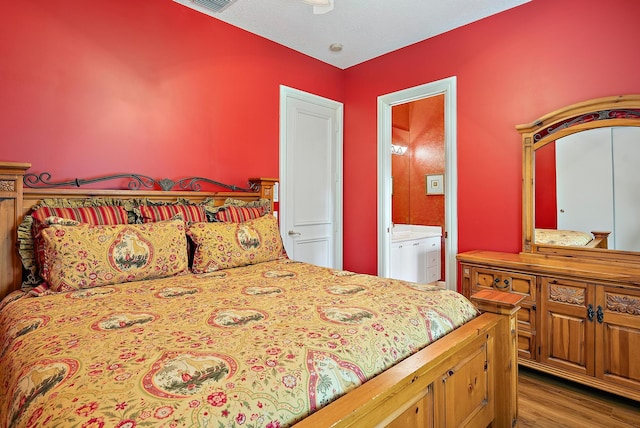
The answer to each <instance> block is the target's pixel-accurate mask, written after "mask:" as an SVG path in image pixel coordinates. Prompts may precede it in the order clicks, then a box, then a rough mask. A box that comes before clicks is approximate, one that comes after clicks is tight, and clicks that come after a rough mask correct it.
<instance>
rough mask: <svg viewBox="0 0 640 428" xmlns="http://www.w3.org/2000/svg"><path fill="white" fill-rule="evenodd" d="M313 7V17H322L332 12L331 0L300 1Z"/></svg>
mask: <svg viewBox="0 0 640 428" xmlns="http://www.w3.org/2000/svg"><path fill="white" fill-rule="evenodd" d="M302 1H303V2H305V3H306V4H310V5H311V6H313V13H314V15H322V14H324V13H327V12H331V11H332V10H333V0H302Z"/></svg>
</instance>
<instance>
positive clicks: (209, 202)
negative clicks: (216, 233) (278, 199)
mask: <svg viewBox="0 0 640 428" xmlns="http://www.w3.org/2000/svg"><path fill="white" fill-rule="evenodd" d="M201 205H202V207H203V208H204V209H205V211H206V212H207V218H208V219H209V221H221V220H219V219H218V213H219V212H221V211H224V210H226V209H227V208H229V207H242V208H259V209H262V210H263V213H268V212H271V200H269V199H260V200H257V201H249V202H247V201H242V200H239V199H233V198H227V199H226V200H225V201H224V204H222V205H216V201H215V199H213V198H208V199H205V200H204V201H202V203H201ZM263 215H264V214H263ZM247 220H249V219H247Z"/></svg>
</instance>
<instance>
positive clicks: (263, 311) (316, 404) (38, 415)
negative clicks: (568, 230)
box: [0, 260, 476, 428]
mask: <svg viewBox="0 0 640 428" xmlns="http://www.w3.org/2000/svg"><path fill="white" fill-rule="evenodd" d="M474 316H476V309H475V308H474V307H473V305H471V304H470V303H469V302H468V301H467V300H466V299H464V298H463V297H462V296H461V295H459V294H456V293H453V292H449V291H446V290H440V289H436V288H435V287H432V286H428V285H426V286H425V285H418V284H412V283H406V282H402V281H396V280H390V279H381V278H377V277H373V276H368V275H359V274H354V273H351V272H346V271H336V270H331V269H325V268H320V267H317V266H312V265H308V264H304V263H297V262H293V261H290V260H279V261H273V262H267V263H261V264H257V265H253V266H247V267H242V268H235V269H229V270H224V271H218V272H215V273H213V274H206V275H191V274H189V275H182V276H177V277H171V278H164V279H156V280H149V281H140V282H132V283H127V284H121V285H115V286H111V285H110V286H103V287H99V288H93V289H87V290H82V291H75V292H69V293H59V294H53V295H47V296H42V297H26V296H25V297H24V298H20V299H17V300H15V301H12V302H10V303H7V304H6V305H5V307H4V308H3V309H2V310H1V311H0V391H2V393H0V427H18V426H20V427H22V426H58V427H60V426H64V427H103V426H104V427H129V428H131V427H136V426H140V427H146V426H154V427H155V426H157V427H178V426H187V427H267V428H276V427H285V426H289V425H292V424H293V423H295V422H296V421H298V420H300V419H302V418H304V417H305V416H306V415H308V414H309V413H311V412H313V411H315V410H316V409H318V408H320V407H322V406H323V405H325V404H326V403H328V402H329V401H331V400H332V399H334V398H335V397H337V396H340V395H343V394H344V393H346V392H348V391H349V390H351V389H352V388H355V387H356V386H358V385H360V384H362V383H363V382H365V381H366V380H367V379H370V378H372V377H373V376H375V375H376V374H378V373H380V372H382V371H384V370H385V369H386V368H388V367H390V366H392V365H393V364H394V363H396V362H398V361H399V360H402V359H403V358H405V357H407V356H408V355H410V354H412V353H414V352H416V351H417V350H419V349H420V348H422V347H424V346H425V345H426V344H428V343H430V342H432V341H434V340H436V339H437V338H439V337H441V336H443V335H444V334H446V333H447V332H449V331H451V330H453V329H454V328H456V327H457V326H460V325H461V324H463V323H465V322H467V321H468V320H470V319H472V318H473V317H474Z"/></svg>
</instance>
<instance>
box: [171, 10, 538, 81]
mask: <svg viewBox="0 0 640 428" xmlns="http://www.w3.org/2000/svg"><path fill="white" fill-rule="evenodd" d="M174 1H177V2H178V3H182V4H185V5H188V6H189V7H192V8H193V9H196V10H199V11H201V12H204V13H207V12H206V9H204V8H202V7H200V6H198V5H196V4H194V3H192V0H174ZM529 1H530V0H335V7H334V10H332V11H331V12H328V13H326V14H323V15H314V14H313V7H312V6H310V5H308V4H306V3H304V2H303V1H302V0H237V1H236V2H235V3H232V4H231V5H230V6H229V7H228V8H227V9H225V10H223V11H222V12H219V13H207V14H208V15H211V16H213V17H215V18H216V19H220V20H221V21H224V22H227V23H229V24H231V25H234V26H236V27H239V28H242V29H244V30H247V31H249V32H251V33H254V34H257V35H259V36H262V37H265V38H267V39H269V40H272V41H274V42H276V43H279V44H282V45H284V46H287V47H289V48H291V49H294V50H296V51H299V52H302V53H304V54H306V55H309V56H311V57H313V58H316V59H319V60H320V61H323V62H326V63H328V64H332V65H334V66H336V67H338V68H341V69H345V68H348V67H351V66H353V65H356V64H359V63H361V62H364V61H367V60H369V59H371V58H375V57H377V56H380V55H384V54H386V53H388V52H391V51H394V50H397V49H400V48H402V47H405V46H408V45H410V44H413V43H416V42H419V41H421V40H425V39H428V38H430V37H433V36H436V35H438V34H442V33H444V32H447V31H449V30H452V29H454V28H457V27H461V26H463V25H466V24H469V23H471V22H473V21H477V20H479V19H482V18H485V17H487V16H490V15H493V14H496V13H499V12H502V11H504V10H507V9H511V8H513V7H516V6H519V5H521V4H524V3H527V2H529ZM332 43H340V44H342V45H343V49H342V51H341V52H332V51H330V50H329V45H331V44H332Z"/></svg>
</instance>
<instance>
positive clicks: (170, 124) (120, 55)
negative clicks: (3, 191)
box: [0, 0, 343, 185]
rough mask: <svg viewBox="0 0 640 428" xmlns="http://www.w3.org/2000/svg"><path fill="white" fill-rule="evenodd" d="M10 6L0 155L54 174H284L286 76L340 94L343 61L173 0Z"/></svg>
mask: <svg viewBox="0 0 640 428" xmlns="http://www.w3.org/2000/svg"><path fill="white" fill-rule="evenodd" d="M2 12H3V15H4V16H5V19H4V20H3V23H2V26H0V58H1V59H0V94H1V95H2V97H1V99H2V103H1V104H0V139H1V140H2V143H1V145H0V159H2V160H5V161H15V162H30V163H31V164H32V169H31V171H32V172H42V171H49V172H50V173H51V174H52V175H53V178H54V179H57V180H63V179H69V178H75V177H80V178H87V177H91V176H97V175H100V174H110V173H119V172H135V173H141V174H146V175H150V176H152V177H154V178H162V177H167V178H172V179H175V178H181V177H185V176H188V175H200V176H205V177H209V178H213V179H216V180H219V181H223V182H228V183H231V184H238V185H244V184H246V179H247V178H248V177H249V176H257V175H259V176H263V177H277V176H278V138H279V128H278V126H279V121H278V117H279V90H280V89H279V85H281V84H283V85H287V86H290V87H294V88H297V89H301V90H304V91H307V92H312V93H316V94H318V95H322V96H325V97H328V98H332V99H335V100H338V101H342V99H343V71H342V70H340V69H338V68H335V67H332V66H329V65H326V64H324V63H322V62H320V61H317V60H314V59H312V58H310V57H307V56H305V55H302V54H300V53H297V52H295V51H293V50H291V49H288V48H285V47H283V46H281V45H278V44H276V43H273V42H270V41H267V40H266V39H263V38H260V37H257V36H255V35H253V34H251V33H248V32H246V31H243V30H240V29H237V28H235V27H232V26H230V25H228V24H225V23H223V22H221V21H219V20H216V19H213V18H211V17H209V16H206V15H203V14H201V13H199V12H196V11H194V10H192V9H189V8H186V7H184V6H181V5H179V4H177V3H174V2H172V1H170V0H163V1H131V0H109V1H105V2H90V1H86V0H57V1H53V2H52V1H41V0H25V1H19V2H5V4H3V11H2ZM285 65H286V66H285Z"/></svg>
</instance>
